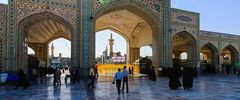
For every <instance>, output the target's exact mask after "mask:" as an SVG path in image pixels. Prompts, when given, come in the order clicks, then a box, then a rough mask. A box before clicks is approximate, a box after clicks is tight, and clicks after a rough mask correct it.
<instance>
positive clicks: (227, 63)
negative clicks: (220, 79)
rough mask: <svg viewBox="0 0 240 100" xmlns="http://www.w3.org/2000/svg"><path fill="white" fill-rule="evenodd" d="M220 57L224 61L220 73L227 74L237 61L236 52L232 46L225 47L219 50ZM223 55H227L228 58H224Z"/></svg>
mask: <svg viewBox="0 0 240 100" xmlns="http://www.w3.org/2000/svg"><path fill="white" fill-rule="evenodd" d="M221 55H222V56H223V61H224V62H223V66H222V72H223V73H227V74H229V72H230V70H231V69H232V68H233V67H234V66H235V64H236V63H237V62H238V61H239V58H238V55H239V54H238V50H237V49H236V48H235V47H234V46H232V45H227V46H226V47H224V48H223V49H222V50H221ZM225 55H228V56H227V57H228V58H225Z"/></svg>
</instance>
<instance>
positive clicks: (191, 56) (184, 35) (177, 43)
mask: <svg viewBox="0 0 240 100" xmlns="http://www.w3.org/2000/svg"><path fill="white" fill-rule="evenodd" d="M172 48H173V55H174V58H173V59H175V60H173V61H174V62H173V65H176V66H174V67H179V66H178V65H180V66H183V67H185V66H186V67H195V66H196V62H197V57H196V48H197V46H196V39H195V37H194V36H193V35H192V34H191V33H189V32H187V31H181V32H178V33H175V34H173V37H172ZM182 53H185V55H182ZM180 56H186V57H180ZM180 58H186V60H184V61H179V60H180Z"/></svg>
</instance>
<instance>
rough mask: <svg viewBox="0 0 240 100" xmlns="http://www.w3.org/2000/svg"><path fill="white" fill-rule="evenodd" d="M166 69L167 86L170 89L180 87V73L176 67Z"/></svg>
mask: <svg viewBox="0 0 240 100" xmlns="http://www.w3.org/2000/svg"><path fill="white" fill-rule="evenodd" d="M168 70H169V73H168V77H169V87H170V88H171V89H178V88H179V87H181V82H180V80H179V77H180V76H181V75H179V74H180V73H178V71H177V69H175V68H169V69H168Z"/></svg>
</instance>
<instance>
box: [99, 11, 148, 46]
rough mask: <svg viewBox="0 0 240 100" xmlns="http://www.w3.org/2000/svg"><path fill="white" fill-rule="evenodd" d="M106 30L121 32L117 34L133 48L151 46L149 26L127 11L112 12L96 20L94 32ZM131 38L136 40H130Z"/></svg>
mask: <svg viewBox="0 0 240 100" xmlns="http://www.w3.org/2000/svg"><path fill="white" fill-rule="evenodd" d="M108 28H114V29H116V30H118V31H119V32H121V33H119V34H121V35H123V36H124V37H125V38H126V39H127V40H129V41H130V42H131V45H132V46H134V47H142V46H146V45H150V44H152V30H151V27H150V26H149V24H148V23H147V22H146V21H144V20H143V19H142V18H141V17H139V16H137V15H136V14H134V13H132V12H130V11H128V10H118V11H114V12H111V13H108V14H105V15H103V16H101V17H99V18H98V19H97V20H96V31H99V30H103V29H108ZM133 37H134V39H136V38H137V40H132V39H133ZM139 40H141V41H139ZM134 41H135V42H134ZM136 41H138V42H136ZM132 46H131V47H132Z"/></svg>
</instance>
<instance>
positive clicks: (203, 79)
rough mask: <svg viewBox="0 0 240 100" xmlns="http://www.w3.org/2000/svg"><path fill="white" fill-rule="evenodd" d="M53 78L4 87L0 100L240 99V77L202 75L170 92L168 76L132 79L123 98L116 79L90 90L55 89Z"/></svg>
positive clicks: (81, 86)
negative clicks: (187, 86) (25, 85)
mask: <svg viewBox="0 0 240 100" xmlns="http://www.w3.org/2000/svg"><path fill="white" fill-rule="evenodd" d="M51 79H52V78H51V77H48V78H47V79H46V81H43V82H39V83H38V84H37V85H32V86H31V87H29V88H27V89H22V88H19V89H18V90H15V89H14V87H13V86H0V100H207V99H208V100H240V95H239V94H240V85H239V84H240V77H237V76H225V75H202V76H199V78H198V79H195V80H194V87H193V89H191V90H183V88H180V89H178V90H170V89H169V87H168V79H167V78H164V77H158V78H157V81H150V80H148V79H147V78H146V77H137V78H130V80H129V93H126V92H124V93H121V94H120V95H118V94H117V90H116V87H115V84H114V85H113V84H112V77H100V78H99V80H98V82H97V84H96V88H95V89H91V88H86V84H85V83H86V82H80V83H78V84H62V86H53V85H52V80H51ZM62 83H63V82H62Z"/></svg>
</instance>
